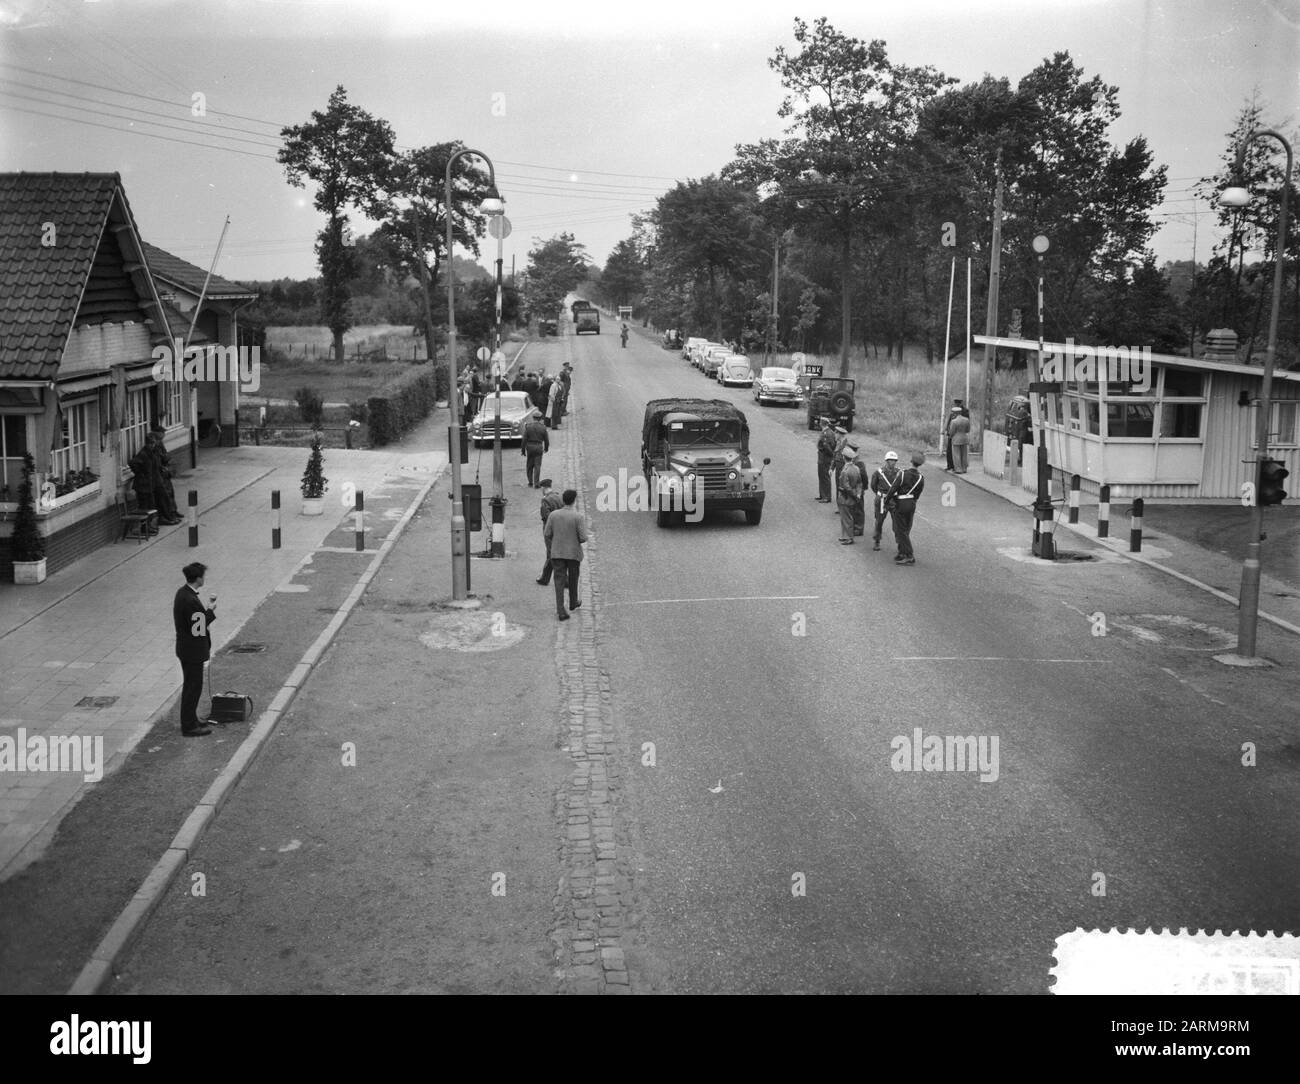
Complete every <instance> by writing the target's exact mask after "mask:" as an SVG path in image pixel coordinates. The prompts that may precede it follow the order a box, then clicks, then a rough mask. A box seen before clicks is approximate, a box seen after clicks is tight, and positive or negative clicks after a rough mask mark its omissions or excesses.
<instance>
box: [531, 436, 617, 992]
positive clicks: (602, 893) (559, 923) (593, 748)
mask: <svg viewBox="0 0 1300 1084" xmlns="http://www.w3.org/2000/svg"><path fill="white" fill-rule="evenodd" d="M565 427H566V428H568V430H569V439H568V442H567V444H568V447H567V449H566V451H565V460H564V466H565V470H564V474H563V475H561V476H560V477H561V478H563V479H566V480H567V481H566V482H565V484H566V485H572V486H574V487H576V488H578V511H579V512H580V513H581V514H582V515H583V517H584V518H586V516H587V502H586V498H585V496H584V494H583V492H582V489H581V486H580V483H581V480H582V453H581V451H580V448H579V445H580V443H581V433H582V430H581V427H580V424H579V422H578V418H577V416H576V415H569V416H568V417H567V418H566V426H565ZM587 526H588V534H589V540H588V542H587V547H586V556H585V558H584V560H583V562H582V576H581V580H580V586H581V585H585V586H581V591H580V597H581V596H582V595H585V596H586V599H585V601H584V603H583V605H582V606H581V607H580V608H579V610H578V611H577V612H576V613H575V614H574V617H575V618H576V619H577V620H573V621H568V622H564V623H559V622H557V627H556V633H555V663H556V668H557V669H558V670H559V673H560V683H561V690H562V696H563V698H564V700H565V701H566V702H567V711H566V712H565V713H564V717H563V720H562V722H561V733H560V735H559V740H560V744H561V746H562V747H563V748H566V749H567V751H568V753H569V756H570V758H571V759H572V763H573V771H572V774H571V775H570V776H569V779H568V782H567V783H566V784H565V785H564V786H562V787H561V788H560V790H559V792H558V793H557V795H556V803H555V811H556V820H557V822H558V823H559V825H560V830H561V843H560V870H561V874H560V882H559V887H558V890H557V892H556V896H555V927H554V930H553V932H552V934H551V937H552V941H553V942H554V944H555V951H556V968H557V972H556V973H557V977H558V978H559V979H560V992H561V993H567V994H627V993H630V992H631V983H630V981H629V978H628V969H627V964H626V961H625V959H624V955H623V944H624V942H623V933H624V928H625V922H626V916H627V914H628V913H629V911H630V910H631V897H632V879H631V872H630V870H631V862H630V850H629V847H628V845H627V838H626V829H625V828H624V827H623V826H622V823H621V803H622V794H623V790H622V765H623V763H625V761H624V758H623V756H622V755H621V747H622V744H623V743H622V741H621V739H620V737H619V735H618V734H617V733H616V732H615V726H614V717H613V710H612V696H611V693H610V681H609V673H608V672H607V671H606V670H605V669H604V668H603V667H602V666H601V664H600V655H599V644H600V642H601V640H600V610H601V601H600V600H601V594H600V576H599V571H598V568H599V565H598V554H599V547H598V543H597V540H596V531H595V529H594V528H593V527H592V525H591V521H590V519H587Z"/></svg>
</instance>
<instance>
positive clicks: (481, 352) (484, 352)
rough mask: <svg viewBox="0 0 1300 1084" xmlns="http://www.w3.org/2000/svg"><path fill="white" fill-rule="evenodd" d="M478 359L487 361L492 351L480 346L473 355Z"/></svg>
mask: <svg viewBox="0 0 1300 1084" xmlns="http://www.w3.org/2000/svg"><path fill="white" fill-rule="evenodd" d="M474 356H475V357H476V358H478V359H479V361H487V360H488V359H489V358H490V357H491V356H492V351H491V350H489V349H488V348H487V347H486V346H480V347H479V348H478V352H477V353H475V355H474Z"/></svg>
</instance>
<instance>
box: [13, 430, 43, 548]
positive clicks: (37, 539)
mask: <svg viewBox="0 0 1300 1084" xmlns="http://www.w3.org/2000/svg"><path fill="white" fill-rule="evenodd" d="M35 472H36V460H34V459H33V458H32V453H31V452H27V453H26V454H24V455H23V481H22V485H20V486H19V487H18V513H17V515H16V516H15V517H14V536H13V539H12V540H11V542H10V546H11V548H12V552H13V559H14V560H15V561H39V560H40V559H41V558H42V557H44V556H45V541H44V540H43V539H42V538H41V535H40V532H39V531H38V530H37V529H36V499H35V497H34V496H33V495H32V475H33V474H34V473H35Z"/></svg>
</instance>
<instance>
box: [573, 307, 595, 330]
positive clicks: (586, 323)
mask: <svg viewBox="0 0 1300 1084" xmlns="http://www.w3.org/2000/svg"><path fill="white" fill-rule="evenodd" d="M573 322H574V323H575V324H577V325H578V326H577V328H575V329H574V334H575V335H581V334H582V333H583V332H584V331H590V332H591V333H592V334H593V335H599V334H600V311H599V310H598V309H595V308H591V309H578V310H577V313H576V314H575V315H574V318H573Z"/></svg>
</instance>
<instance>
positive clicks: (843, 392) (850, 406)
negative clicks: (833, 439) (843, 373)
mask: <svg viewBox="0 0 1300 1084" xmlns="http://www.w3.org/2000/svg"><path fill="white" fill-rule="evenodd" d="M856 386H857V384H856V381H853V380H848V379H841V378H839V377H835V376H810V377H809V378H808V428H809V429H816V428H817V426H818V423H820V422H821V420H822V419H823V418H829V419H830V420H831V421H833V422H835V423H836V424H837V425H842V426H844V428H845V429H846V430H847V431H848V432H850V433H852V432H853V414H854V412H855V411H856V410H857V401H856V400H855V399H854V397H853V392H854V389H855V388H856Z"/></svg>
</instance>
